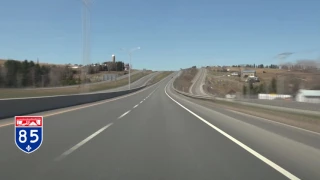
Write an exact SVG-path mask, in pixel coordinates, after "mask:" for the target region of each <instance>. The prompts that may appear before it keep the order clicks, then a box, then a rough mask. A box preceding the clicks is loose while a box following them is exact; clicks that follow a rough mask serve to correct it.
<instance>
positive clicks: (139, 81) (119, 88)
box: [92, 72, 160, 93]
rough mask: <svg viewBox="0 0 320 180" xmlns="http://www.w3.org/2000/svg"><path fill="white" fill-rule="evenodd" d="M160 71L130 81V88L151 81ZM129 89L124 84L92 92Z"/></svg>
mask: <svg viewBox="0 0 320 180" xmlns="http://www.w3.org/2000/svg"><path fill="white" fill-rule="evenodd" d="M159 73H160V72H154V73H151V74H148V75H146V76H144V77H142V78H140V79H138V80H136V81H134V82H131V85H130V86H131V89H134V88H138V87H141V86H144V85H147V83H148V82H149V81H151V80H152V79H153V78H154V77H155V76H156V75H158V74H159ZM128 89H129V85H124V86H121V87H118V88H113V89H108V90H103V91H96V92H92V93H101V92H103V93H105V92H114V91H125V90H128Z"/></svg>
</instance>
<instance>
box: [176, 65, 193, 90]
mask: <svg viewBox="0 0 320 180" xmlns="http://www.w3.org/2000/svg"><path fill="white" fill-rule="evenodd" d="M197 72H198V70H197V69H196V68H189V69H184V70H183V71H182V73H181V75H180V76H179V77H178V78H176V79H175V81H174V83H173V85H174V87H175V88H176V89H178V90H179V91H183V92H189V88H190V86H191V85H192V82H191V81H192V80H193V78H194V77H195V76H196V74H197Z"/></svg>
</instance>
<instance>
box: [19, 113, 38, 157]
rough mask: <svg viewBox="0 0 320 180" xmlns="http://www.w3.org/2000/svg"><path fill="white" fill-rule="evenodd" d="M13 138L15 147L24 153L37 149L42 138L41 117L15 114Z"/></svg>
mask: <svg viewBox="0 0 320 180" xmlns="http://www.w3.org/2000/svg"><path fill="white" fill-rule="evenodd" d="M14 139H15V143H16V145H17V147H18V148H19V149H20V150H21V151H23V152H25V153H28V154H30V153H32V152H34V151H36V150H37V149H39V147H40V146H41V144H42V140H43V117H42V116H16V117H15V128H14Z"/></svg>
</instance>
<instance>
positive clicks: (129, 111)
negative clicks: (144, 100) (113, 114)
mask: <svg viewBox="0 0 320 180" xmlns="http://www.w3.org/2000/svg"><path fill="white" fill-rule="evenodd" d="M128 113H130V110H129V111H127V112H125V113H123V114H122V115H121V116H120V117H118V119H121V118H123V117H124V116H125V115H127V114H128Z"/></svg>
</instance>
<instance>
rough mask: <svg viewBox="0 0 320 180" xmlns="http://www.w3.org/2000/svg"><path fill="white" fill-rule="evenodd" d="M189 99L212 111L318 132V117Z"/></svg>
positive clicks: (319, 130)
mask: <svg viewBox="0 0 320 180" xmlns="http://www.w3.org/2000/svg"><path fill="white" fill-rule="evenodd" d="M189 99H191V100H192V101H194V102H197V103H198V104H202V105H204V106H206V107H209V108H212V109H217V108H220V109H223V110H233V111H236V112H240V113H244V114H247V115H252V116H256V117H261V118H265V119H268V120H271V121H276V122H280V123H284V124H288V125H292V126H295V127H300V128H303V129H307V130H310V131H314V132H320V116H316V115H307V114H300V113H288V112H284V111H281V110H270V109H266V108H262V107H257V106H249V105H246V106H243V105H241V104H236V103H233V102H227V101H221V100H200V99H193V98H189Z"/></svg>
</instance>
